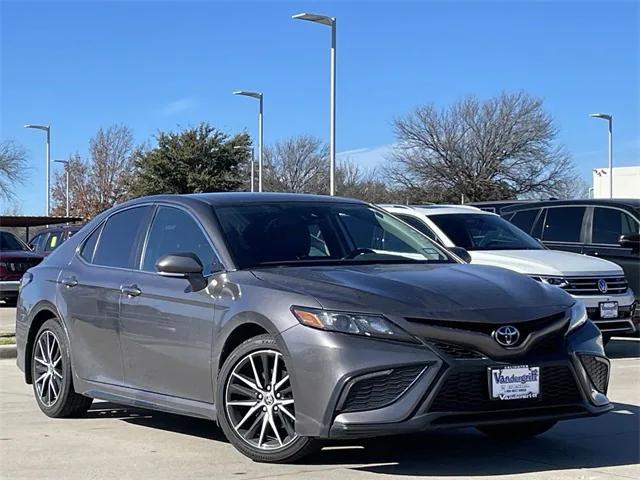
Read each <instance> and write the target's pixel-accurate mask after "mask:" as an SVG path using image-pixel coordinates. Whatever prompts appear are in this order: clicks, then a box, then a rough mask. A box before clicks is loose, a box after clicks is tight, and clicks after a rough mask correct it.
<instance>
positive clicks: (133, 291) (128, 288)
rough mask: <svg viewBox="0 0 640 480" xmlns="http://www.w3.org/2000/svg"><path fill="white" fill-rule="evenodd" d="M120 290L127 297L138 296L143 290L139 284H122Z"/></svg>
mask: <svg viewBox="0 0 640 480" xmlns="http://www.w3.org/2000/svg"><path fill="white" fill-rule="evenodd" d="M120 291H121V292H122V294H123V295H126V296H127V297H137V296H138V295H140V294H141V293H142V290H140V289H139V288H138V286H137V285H122V286H121V287H120Z"/></svg>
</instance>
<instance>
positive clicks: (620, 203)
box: [501, 198, 640, 213]
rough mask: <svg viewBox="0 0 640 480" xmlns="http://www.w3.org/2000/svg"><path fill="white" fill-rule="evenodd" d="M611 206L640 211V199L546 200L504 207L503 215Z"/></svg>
mask: <svg viewBox="0 0 640 480" xmlns="http://www.w3.org/2000/svg"><path fill="white" fill-rule="evenodd" d="M565 205H566V206H572V205H576V206H589V205H592V206H609V207H628V208H632V209H635V210H638V209H640V199H638V198H614V199H609V198H591V199H581V200H544V201H538V202H527V203H524V204H519V205H510V206H508V207H504V208H503V209H502V210H501V213H507V212H515V211H516V210H528V209H531V208H537V207H549V206H556V207H557V206H565Z"/></svg>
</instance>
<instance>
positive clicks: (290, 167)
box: [263, 135, 329, 193]
mask: <svg viewBox="0 0 640 480" xmlns="http://www.w3.org/2000/svg"><path fill="white" fill-rule="evenodd" d="M327 151H328V149H327V146H326V145H325V144H323V143H322V141H321V140H319V139H318V138H315V137H312V136H310V135H299V136H297V137H293V138H289V139H287V140H284V141H282V142H278V143H276V144H275V145H274V146H273V147H267V148H266V149H265V152H264V169H265V171H264V172H263V175H264V178H263V183H264V189H265V190H266V191H271V192H292V193H327V191H328V187H327V185H328V183H327V181H326V178H327V174H328V170H329V160H328V156H327Z"/></svg>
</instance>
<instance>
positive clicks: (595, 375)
mask: <svg viewBox="0 0 640 480" xmlns="http://www.w3.org/2000/svg"><path fill="white" fill-rule="evenodd" d="M580 361H581V362H582V366H583V367H584V369H585V370H586V371H587V375H589V379H590V380H591V383H592V384H593V386H594V387H595V389H596V390H598V391H599V392H600V393H604V394H606V393H607V387H608V384H609V364H608V363H607V362H606V361H604V360H602V359H600V358H599V357H595V356H593V355H580Z"/></svg>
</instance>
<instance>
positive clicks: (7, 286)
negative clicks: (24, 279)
mask: <svg viewBox="0 0 640 480" xmlns="http://www.w3.org/2000/svg"><path fill="white" fill-rule="evenodd" d="M19 289H20V281H19V280H2V281H0V299H3V298H7V297H9V298H15V297H17V296H18V290H19Z"/></svg>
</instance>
